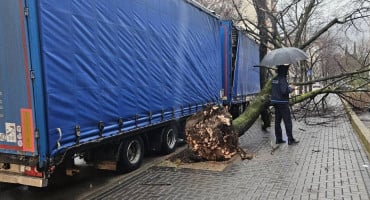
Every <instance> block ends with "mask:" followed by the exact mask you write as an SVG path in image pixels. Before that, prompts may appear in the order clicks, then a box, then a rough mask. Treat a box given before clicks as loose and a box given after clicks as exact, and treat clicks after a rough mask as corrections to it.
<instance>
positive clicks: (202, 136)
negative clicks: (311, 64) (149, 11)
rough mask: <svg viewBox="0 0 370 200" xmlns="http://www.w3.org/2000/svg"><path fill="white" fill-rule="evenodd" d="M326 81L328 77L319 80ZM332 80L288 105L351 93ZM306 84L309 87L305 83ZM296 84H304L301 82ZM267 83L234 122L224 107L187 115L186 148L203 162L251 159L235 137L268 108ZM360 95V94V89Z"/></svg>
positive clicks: (336, 77)
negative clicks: (238, 156) (237, 157)
mask: <svg viewBox="0 0 370 200" xmlns="http://www.w3.org/2000/svg"><path fill="white" fill-rule="evenodd" d="M368 71H370V69H366V70H361V71H356V72H351V73H345V74H343V75H341V76H340V75H337V76H335V77H333V79H338V78H339V79H340V80H342V79H341V78H343V77H352V76H354V75H356V74H359V73H364V72H368ZM324 80H330V78H326V79H323V80H322V81H324ZM334 83H335V81H333V82H332V84H331V85H328V86H326V87H324V88H321V89H318V90H315V91H311V92H308V93H305V94H302V95H299V96H296V97H294V98H291V99H290V104H291V105H293V104H297V103H301V102H304V101H306V100H310V99H311V100H312V99H314V98H315V97H316V96H317V95H320V94H330V93H333V94H337V95H339V96H341V95H342V94H343V93H346V92H354V90H347V91H346V90H342V89H341V88H340V87H338V86H336V85H335V84H334ZM307 84H311V82H308V83H307ZM300 85H304V84H303V83H302V84H300ZM270 91H271V80H270V81H268V82H267V84H266V85H265V87H264V88H263V89H262V91H261V92H260V93H259V94H258V95H257V96H256V97H255V98H254V99H253V101H252V102H251V103H250V104H249V106H248V107H247V109H246V110H245V111H244V112H243V113H242V114H241V115H240V116H239V117H238V118H236V119H235V120H232V117H231V114H229V113H228V112H227V110H226V108H221V107H213V106H209V107H207V108H205V109H204V110H203V111H201V112H198V113H196V114H195V115H193V116H191V117H190V118H189V119H188V120H187V123H186V127H185V133H186V139H187V143H188V145H189V147H190V149H191V150H192V151H193V152H194V153H195V155H197V156H199V157H200V158H201V159H203V160H215V161H218V160H227V159H230V158H231V157H232V156H233V155H235V154H237V153H240V155H241V156H242V158H251V156H252V155H251V154H247V153H246V152H245V151H244V150H243V149H241V148H240V147H239V143H238V138H239V136H242V135H244V134H245V133H246V132H247V130H248V129H249V128H250V127H251V126H252V125H253V124H254V122H255V121H256V120H257V119H258V118H259V115H260V113H261V111H262V110H264V109H266V108H267V107H269V106H270ZM357 92H358V91H357ZM361 92H364V91H363V90H362V91H361Z"/></svg>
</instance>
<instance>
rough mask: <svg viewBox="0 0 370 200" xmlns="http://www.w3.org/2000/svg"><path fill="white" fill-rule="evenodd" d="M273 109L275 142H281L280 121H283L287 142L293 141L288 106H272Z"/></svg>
mask: <svg viewBox="0 0 370 200" xmlns="http://www.w3.org/2000/svg"><path fill="white" fill-rule="evenodd" d="M274 108H275V137H276V140H282V139H283V135H282V130H281V120H283V121H284V125H285V131H286V135H287V137H288V140H292V139H293V135H292V128H293V125H292V117H291V115H290V108H289V104H274Z"/></svg>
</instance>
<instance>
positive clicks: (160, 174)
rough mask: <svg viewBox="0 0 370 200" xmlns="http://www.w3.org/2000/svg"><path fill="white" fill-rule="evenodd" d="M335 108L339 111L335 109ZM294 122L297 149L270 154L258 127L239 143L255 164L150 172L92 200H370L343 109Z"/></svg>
mask: <svg viewBox="0 0 370 200" xmlns="http://www.w3.org/2000/svg"><path fill="white" fill-rule="evenodd" d="M334 105H335V107H340V106H338V104H334ZM329 113H330V114H329V115H326V116H321V117H309V118H307V120H306V123H305V122H302V121H297V120H295V121H294V122H293V130H294V133H293V134H294V137H296V138H297V139H298V140H300V143H299V144H298V145H292V146H288V145H287V144H282V145H280V146H279V148H277V149H276V150H275V151H272V143H271V141H274V137H273V131H272V130H269V132H262V131H261V130H260V124H259V123H258V122H256V123H255V124H254V126H253V127H252V128H251V129H249V130H248V132H247V133H246V134H245V135H243V136H242V137H241V138H240V144H241V146H242V147H243V148H244V149H247V150H248V151H250V152H253V153H255V155H256V157H255V158H253V159H252V160H244V161H239V162H235V163H233V164H232V165H230V166H229V167H228V168H227V169H226V170H224V171H223V172H214V171H206V170H194V169H179V168H178V169H176V168H168V167H152V168H150V169H148V170H147V171H144V172H142V173H140V174H139V175H137V176H135V177H133V178H131V179H129V180H123V181H122V182H120V184H118V185H116V186H115V187H113V188H110V189H108V190H106V191H102V192H100V193H99V194H94V195H92V196H90V197H89V198H90V199H212V200H213V199H230V200H231V199H370V169H369V167H370V161H369V158H368V157H367V154H366V152H365V151H364V149H363V147H362V146H361V143H360V142H359V140H358V138H357V136H356V134H355V133H354V131H353V129H352V127H351V124H350V122H349V120H348V118H347V116H346V114H345V112H344V110H342V109H340V108H336V110H335V111H334V110H332V111H330V112H329Z"/></svg>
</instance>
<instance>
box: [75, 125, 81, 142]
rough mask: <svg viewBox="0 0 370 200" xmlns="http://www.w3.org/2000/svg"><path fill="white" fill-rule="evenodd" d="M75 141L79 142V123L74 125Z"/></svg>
mask: <svg viewBox="0 0 370 200" xmlns="http://www.w3.org/2000/svg"><path fill="white" fill-rule="evenodd" d="M75 135H76V143H77V144H78V143H80V136H81V127H80V125H76V126H75Z"/></svg>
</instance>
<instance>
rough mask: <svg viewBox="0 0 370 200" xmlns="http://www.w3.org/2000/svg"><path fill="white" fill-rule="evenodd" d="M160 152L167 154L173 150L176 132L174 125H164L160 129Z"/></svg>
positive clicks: (176, 136)
mask: <svg viewBox="0 0 370 200" xmlns="http://www.w3.org/2000/svg"><path fill="white" fill-rule="evenodd" d="M161 136H162V153H163V154H169V153H172V152H174V151H175V149H176V143H177V139H178V132H177V128H176V126H175V125H171V126H166V127H164V128H163V129H162V134H161Z"/></svg>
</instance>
